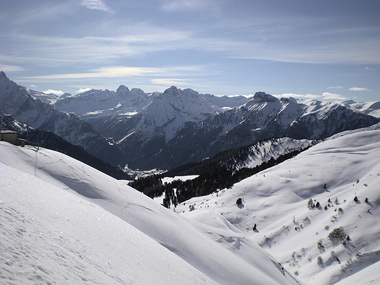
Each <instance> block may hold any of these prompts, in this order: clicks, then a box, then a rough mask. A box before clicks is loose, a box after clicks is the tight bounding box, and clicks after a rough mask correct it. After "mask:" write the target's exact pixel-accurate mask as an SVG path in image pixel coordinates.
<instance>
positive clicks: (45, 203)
mask: <svg viewBox="0 0 380 285" xmlns="http://www.w3.org/2000/svg"><path fill="white" fill-rule="evenodd" d="M0 178H1V179H0V189H1V191H0V209H1V227H0V278H1V280H2V281H1V282H6V283H10V284H21V283H22V284H28V283H29V284H35V283H55V282H57V283H67V284H73V283H83V282H91V283H96V284H119V283H120V284H127V283H134V284H204V283H207V284H213V283H219V284H295V283H296V281H295V280H294V279H293V278H292V277H291V276H290V275H288V274H287V272H286V271H285V270H284V269H283V268H282V267H281V266H280V265H279V264H278V263H277V261H275V260H274V259H273V258H272V257H271V256H270V255H268V254H267V253H266V252H265V251H264V250H262V249H261V248H260V247H259V246H257V245H256V244H255V243H254V242H253V241H252V240H250V239H249V238H246V237H244V235H241V234H238V232H239V230H237V228H235V227H234V226H232V225H231V224H230V223H229V222H228V221H227V220H226V219H224V218H222V217H218V223H219V224H218V227H217V228H215V229H212V228H209V229H207V231H208V230H212V232H213V238H211V237H210V236H209V235H208V234H206V232H207V231H206V232H205V230H204V227H201V229H199V228H198V226H197V225H196V224H193V223H190V222H188V221H187V220H186V219H185V218H184V217H181V216H180V215H178V214H176V213H174V212H173V211H170V210H168V209H165V208H164V207H162V206H160V205H158V204H157V203H156V202H154V201H153V200H151V199H150V198H148V197H146V196H144V195H143V194H141V193H139V192H137V191H135V190H134V189H132V188H130V187H129V186H127V185H126V183H125V182H124V181H117V180H115V179H113V178H111V177H109V176H107V175H105V174H103V173H101V172H98V171H96V170H95V169H93V168H91V167H89V166H87V165H85V164H82V163H80V162H79V161H76V160H74V159H71V158H69V157H67V156H65V155H63V154H60V153H57V152H54V151H50V150H46V149H43V148H41V149H39V150H37V149H34V148H32V147H25V148H21V147H16V146H13V145H10V144H7V143H5V142H0ZM236 235H239V237H238V238H236ZM216 236H218V238H217V240H216V241H215V240H214V238H215V237H216Z"/></svg>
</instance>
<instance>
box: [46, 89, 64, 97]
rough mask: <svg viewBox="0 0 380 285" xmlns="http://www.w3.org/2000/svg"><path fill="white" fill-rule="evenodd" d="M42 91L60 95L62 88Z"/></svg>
mask: <svg viewBox="0 0 380 285" xmlns="http://www.w3.org/2000/svg"><path fill="white" fill-rule="evenodd" d="M42 92H43V93H45V94H55V95H57V96H61V95H63V94H64V92H63V91H62V90H54V89H48V90H45V91H42Z"/></svg>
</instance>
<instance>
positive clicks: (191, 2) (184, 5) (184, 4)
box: [162, 0, 213, 11]
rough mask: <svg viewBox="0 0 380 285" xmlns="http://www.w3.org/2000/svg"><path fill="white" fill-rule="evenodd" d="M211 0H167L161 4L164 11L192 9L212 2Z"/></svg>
mask: <svg viewBox="0 0 380 285" xmlns="http://www.w3.org/2000/svg"><path fill="white" fill-rule="evenodd" d="M212 2H213V1H212V0H167V1H165V3H164V4H163V5H162V9H163V10H164V11H180V10H194V9H200V8H203V7H204V6H206V5H209V4H210V3H212Z"/></svg>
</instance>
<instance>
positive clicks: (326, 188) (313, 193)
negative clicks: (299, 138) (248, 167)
mask: <svg viewBox="0 0 380 285" xmlns="http://www.w3.org/2000/svg"><path fill="white" fill-rule="evenodd" d="M379 157H380V125H376V126H374V127H371V128H368V129H362V130H357V131H353V132H345V133H343V134H340V135H336V136H335V137H333V138H331V139H329V140H326V141H325V142H322V143H319V144H317V145H315V146H313V147H311V148H310V149H308V150H307V151H305V152H303V153H301V154H299V155H298V156H296V157H295V158H293V159H290V160H287V161H285V162H284V163H282V164H280V165H277V166H275V167H273V168H270V169H268V170H265V171H263V172H261V173H259V174H257V175H254V176H252V177H250V178H247V179H245V180H243V181H241V182H239V183H237V184H235V185H234V186H233V187H232V189H229V190H227V189H224V190H222V191H220V192H219V193H218V194H216V193H214V194H211V195H208V196H204V197H198V198H192V199H191V200H189V201H186V203H185V204H180V205H179V206H178V207H177V212H179V213H182V215H184V216H186V217H188V218H189V219H192V220H194V222H196V223H203V224H205V227H216V228H217V227H218V225H219V222H218V221H217V219H214V218H211V219H210V217H221V218H223V219H226V220H227V221H228V222H230V223H231V224H232V225H233V226H234V227H235V231H237V230H238V232H239V233H241V234H243V235H244V237H245V238H248V239H250V240H253V241H256V242H257V243H259V244H260V245H261V246H262V247H263V248H264V249H266V250H267V251H268V252H269V253H271V254H272V255H273V256H274V257H275V258H276V259H277V260H279V261H280V263H281V264H282V265H283V266H284V267H285V269H287V270H288V271H289V272H291V273H293V274H294V275H295V276H297V278H298V279H299V280H300V281H301V282H304V283H305V284H332V283H335V282H338V281H339V280H342V281H341V282H342V283H343V284H353V283H352V281H351V280H358V278H357V275H356V274H359V275H358V276H363V274H361V271H362V270H366V271H367V272H371V274H373V275H371V276H367V277H366V278H364V279H363V280H361V282H360V283H361V284H367V283H365V282H364V280H366V281H367V282H368V284H372V283H373V282H379V281H380V244H379V242H378V241H379V240H380V225H379V223H378V221H377V220H378V217H379V215H380V207H379V206H380V189H379V187H378V185H379V184H380V162H379ZM355 197H357V198H355ZM238 198H241V199H242V204H241V205H240V206H239V207H238V206H237V205H236V201H237V199H238ZM310 199H312V201H313V203H314V205H317V202H318V205H317V206H315V207H314V208H308V201H309V200H310ZM189 205H193V206H192V207H191V208H192V209H194V210H192V209H189ZM255 224H256V227H255ZM340 228H342V229H343V233H344V234H342V236H341V237H342V240H340V241H338V242H336V241H334V240H332V239H330V238H329V235H330V234H331V233H332V232H333V231H334V230H335V229H340ZM236 229H237V230H236ZM209 233H210V236H212V237H214V238H217V237H215V236H214V233H213V232H211V231H209ZM347 236H349V238H348V239H347ZM344 240H345V242H344V244H343V241H344Z"/></svg>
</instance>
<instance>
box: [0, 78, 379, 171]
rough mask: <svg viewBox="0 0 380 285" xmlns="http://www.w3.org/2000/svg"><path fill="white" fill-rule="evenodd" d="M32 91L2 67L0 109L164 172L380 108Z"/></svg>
mask: <svg viewBox="0 0 380 285" xmlns="http://www.w3.org/2000/svg"><path fill="white" fill-rule="evenodd" d="M7 86H8V89H7ZM9 86H11V88H10V89H12V91H10V90H9ZM33 94H37V93H36V92H32V91H28V90H27V89H25V88H23V87H21V86H18V85H17V84H15V83H14V82H11V81H10V80H9V79H8V78H7V77H6V76H5V74H4V73H2V75H1V76H0V103H1V102H5V103H2V105H1V106H0V108H1V110H0V111H3V112H4V113H7V114H10V115H12V116H13V117H14V118H15V119H17V120H18V121H20V122H22V123H26V124H28V125H31V126H32V127H34V128H38V129H42V130H47V131H51V132H54V133H55V134H57V135H59V136H62V137H63V138H64V139H65V140H67V141H69V142H70V143H73V144H77V145H81V146H82V147H84V148H85V149H86V150H87V151H88V152H89V153H91V154H93V155H95V156H97V157H99V158H101V159H103V160H105V161H107V162H109V163H111V164H113V165H120V166H121V167H124V166H128V167H129V168H131V169H140V170H148V169H153V168H157V169H163V170H170V169H173V168H175V167H178V166H180V165H183V164H186V163H189V162H199V161H202V160H203V159H205V158H207V157H212V156H214V155H216V154H217V153H219V152H221V151H225V150H228V149H232V148H238V147H242V146H246V145H251V144H253V143H255V142H258V141H261V140H265V139H269V138H278V137H292V138H296V139H320V138H325V137H329V136H331V135H333V134H335V133H338V132H341V131H345V130H350V129H356V128H361V127H366V126H370V125H373V124H375V123H377V122H379V118H376V117H373V116H370V115H368V114H375V115H376V114H377V113H376V112H377V111H376V110H377V109H376V108H378V107H380V106H378V105H380V104H376V103H372V104H371V105H370V106H367V105H366V106H364V105H363V106H362V105H357V104H356V105H355V103H352V102H351V103H348V102H346V103H336V102H320V101H316V100H295V99H293V98H289V99H287V98H281V99H278V98H276V97H274V96H271V95H269V94H266V93H265V92H256V94H255V95H254V97H253V98H250V99H249V98H245V97H242V96H236V97H226V96H224V97H217V96H213V95H210V94H199V93H198V92H196V91H194V90H192V89H184V90H181V89H179V88H176V87H174V86H172V87H170V88H168V89H167V90H165V92H163V93H159V92H155V93H152V94H147V93H144V92H143V91H142V90H141V89H137V88H134V89H132V90H129V89H128V88H127V87H126V86H124V85H121V86H120V87H119V88H118V89H117V91H109V90H90V91H86V92H83V93H80V94H76V95H69V94H65V95H64V96H62V97H59V98H57V99H56V100H54V98H53V99H52V100H45V101H46V102H50V103H51V105H49V104H47V103H43V102H42V101H40V100H36V99H35V98H33ZM37 95H38V94H37ZM34 96H36V95H34ZM36 98H37V97H36ZM1 100H3V101H1ZM366 113H368V114H366Z"/></svg>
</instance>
